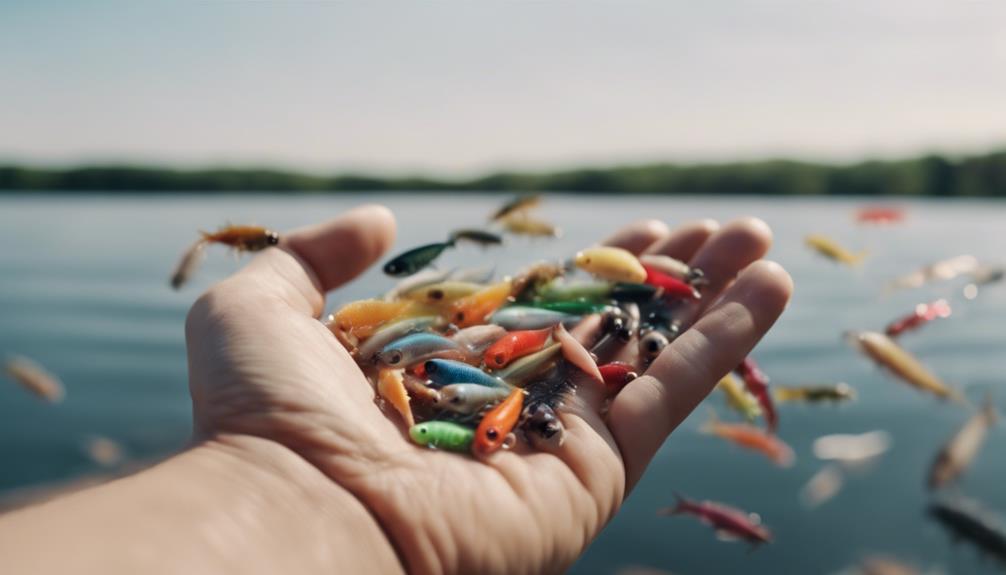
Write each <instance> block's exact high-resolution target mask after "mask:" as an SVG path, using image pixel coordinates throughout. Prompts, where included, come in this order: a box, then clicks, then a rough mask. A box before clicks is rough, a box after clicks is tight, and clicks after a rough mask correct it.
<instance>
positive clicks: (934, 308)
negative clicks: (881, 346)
mask: <svg viewBox="0 0 1006 575" xmlns="http://www.w3.org/2000/svg"><path fill="white" fill-rule="evenodd" d="M950 314H951V309H950V304H949V303H947V300H945V299H938V300H936V301H934V302H932V303H920V304H919V305H917V306H915V309H914V310H913V311H912V313H910V314H908V315H906V316H904V317H901V318H898V319H896V320H894V321H893V322H891V323H890V324H888V325H887V328H886V329H885V330H884V333H886V334H887V335H889V336H891V337H897V336H899V335H901V334H903V333H905V332H906V331H911V330H915V329H918V328H920V327H922V326H923V325H924V324H926V323H929V322H931V321H933V320H934V319H937V318H947V317H950Z"/></svg>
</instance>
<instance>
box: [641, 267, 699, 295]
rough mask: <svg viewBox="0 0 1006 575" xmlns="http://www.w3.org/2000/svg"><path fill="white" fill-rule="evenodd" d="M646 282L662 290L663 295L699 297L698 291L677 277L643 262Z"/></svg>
mask: <svg viewBox="0 0 1006 575" xmlns="http://www.w3.org/2000/svg"><path fill="white" fill-rule="evenodd" d="M643 269H645V270H646V283H648V284H650V285H651V286H656V287H658V288H661V289H663V290H664V296H667V297H672V298H685V299H699V298H700V297H701V295H700V294H699V291H698V290H697V289H695V288H694V287H692V286H690V285H688V284H687V283H685V282H683V281H681V280H679V279H678V278H675V277H671V276H669V275H667V274H665V273H664V272H662V271H660V270H658V269H657V268H655V267H653V266H648V265H646V264H643Z"/></svg>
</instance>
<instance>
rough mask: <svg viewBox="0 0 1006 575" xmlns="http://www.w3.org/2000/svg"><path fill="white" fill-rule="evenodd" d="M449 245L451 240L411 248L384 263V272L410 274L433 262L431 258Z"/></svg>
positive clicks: (452, 244) (394, 274)
mask: <svg viewBox="0 0 1006 575" xmlns="http://www.w3.org/2000/svg"><path fill="white" fill-rule="evenodd" d="M450 247H454V242H453V241H450V242H439V243H435V244H426V245H425V246H419V247H418V248H413V249H411V250H409V251H407V252H405V253H402V254H400V255H398V256H395V257H394V258H392V259H391V261H389V262H388V263H386V264H384V273H386V274H388V275H389V276H394V277H404V276H410V275H412V274H414V273H416V272H418V271H419V270H421V269H423V268H425V267H426V266H428V265H430V264H431V263H433V260H435V259H437V258H438V257H440V254H442V253H444V250H446V249H447V248H450Z"/></svg>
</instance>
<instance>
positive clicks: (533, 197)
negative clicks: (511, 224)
mask: <svg viewBox="0 0 1006 575" xmlns="http://www.w3.org/2000/svg"><path fill="white" fill-rule="evenodd" d="M540 203H541V196H540V195H538V194H528V195H524V196H516V197H515V198H513V199H511V200H509V201H507V202H506V203H505V204H503V205H502V206H500V208H499V209H498V210H496V211H495V212H493V214H492V215H491V216H489V220H490V221H496V220H501V219H503V218H505V217H507V216H509V215H512V214H516V213H519V212H525V211H527V210H530V209H531V208H533V207H535V206H537V205H538V204H540Z"/></svg>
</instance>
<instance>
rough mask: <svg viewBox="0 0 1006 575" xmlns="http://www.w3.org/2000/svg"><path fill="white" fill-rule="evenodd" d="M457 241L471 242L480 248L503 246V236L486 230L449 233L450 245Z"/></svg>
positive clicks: (465, 230)
mask: <svg viewBox="0 0 1006 575" xmlns="http://www.w3.org/2000/svg"><path fill="white" fill-rule="evenodd" d="M458 240H461V241H465V242H472V243H474V244H478V245H480V246H483V247H485V246H499V245H502V244H503V236H500V235H499V234H494V233H492V232H488V231H486V230H469V229H464V230H455V231H453V232H451V236H450V239H449V240H448V241H449V242H450V243H452V244H454V243H457V241H458Z"/></svg>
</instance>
